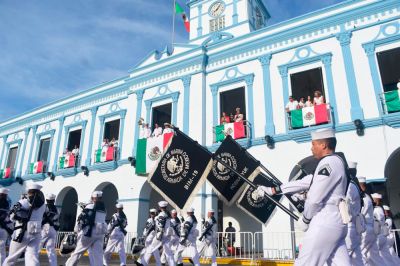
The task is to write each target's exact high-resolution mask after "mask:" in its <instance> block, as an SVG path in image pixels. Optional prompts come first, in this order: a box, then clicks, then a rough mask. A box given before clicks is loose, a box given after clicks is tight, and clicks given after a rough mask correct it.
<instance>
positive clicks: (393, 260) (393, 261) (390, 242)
mask: <svg viewBox="0 0 400 266" xmlns="http://www.w3.org/2000/svg"><path fill="white" fill-rule="evenodd" d="M383 210H384V211H385V217H386V220H385V226H386V227H387V232H388V235H387V240H386V247H387V250H388V251H389V253H390V254H387V256H388V258H387V261H388V262H389V261H390V263H389V265H400V259H399V257H398V256H397V254H396V251H395V250H394V247H395V245H394V243H395V241H396V236H395V234H394V232H391V230H392V229H393V220H392V213H391V211H390V207H389V206H387V205H383Z"/></svg>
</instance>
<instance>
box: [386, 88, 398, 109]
mask: <svg viewBox="0 0 400 266" xmlns="http://www.w3.org/2000/svg"><path fill="white" fill-rule="evenodd" d="M399 92H400V90H394V91H388V92H385V102H386V108H387V111H388V112H389V113H391V112H397V111H400V96H399Z"/></svg>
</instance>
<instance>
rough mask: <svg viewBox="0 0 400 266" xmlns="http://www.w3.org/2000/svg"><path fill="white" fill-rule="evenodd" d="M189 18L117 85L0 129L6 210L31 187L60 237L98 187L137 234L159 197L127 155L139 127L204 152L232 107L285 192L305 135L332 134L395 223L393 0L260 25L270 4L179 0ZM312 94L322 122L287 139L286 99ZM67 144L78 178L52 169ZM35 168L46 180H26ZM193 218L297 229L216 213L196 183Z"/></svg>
mask: <svg viewBox="0 0 400 266" xmlns="http://www.w3.org/2000/svg"><path fill="white" fill-rule="evenodd" d="M187 6H188V8H189V9H190V27H191V28H190V39H189V40H188V41H187V43H184V44H179V43H176V44H174V46H173V49H170V48H169V49H167V48H166V49H165V50H163V51H152V52H151V53H149V54H148V55H147V56H145V57H144V58H143V60H142V61H141V62H139V63H137V64H136V66H134V67H133V68H132V70H131V71H129V73H127V74H126V76H123V77H117V78H116V79H115V80H112V81H109V82H107V83H103V84H100V85H98V86H96V87H94V88H89V89H87V90H85V91H82V92H79V93H77V94H74V95H70V96H68V97H67V98H64V99H60V100H58V101H55V102H52V103H49V104H46V105H44V106H40V107H38V108H36V109H34V110H31V111H29V112H27V113H23V114H21V115H19V116H17V117H14V118H11V119H9V120H7V121H4V122H2V123H0V152H1V153H0V169H6V168H10V169H11V175H10V176H11V177H10V178H3V179H1V180H0V184H1V185H3V186H8V187H9V188H10V189H11V190H12V191H13V193H11V196H12V199H13V200H14V201H15V200H17V198H18V197H19V193H20V192H21V191H23V189H24V187H25V185H26V184H27V183H30V182H37V183H40V184H41V185H43V191H44V192H45V193H48V192H52V193H55V194H57V199H56V204H57V205H58V206H60V207H63V211H62V230H71V229H72V227H73V222H74V221H75V219H76V212H77V211H79V210H78V209H77V208H76V205H75V203H76V202H78V201H86V200H88V199H89V196H90V194H91V192H92V191H93V190H95V189H101V190H103V191H104V196H105V199H106V204H107V208H108V209H109V210H110V214H111V210H112V208H113V205H114V203H115V201H116V200H117V199H118V201H119V202H122V203H123V204H124V205H125V210H126V213H127V216H128V219H129V226H128V230H129V231H133V232H136V231H141V230H142V228H143V226H144V222H145V216H146V215H147V210H148V209H149V208H151V207H155V206H156V205H155V204H156V202H157V201H158V200H159V199H160V196H159V195H158V194H157V193H156V192H155V191H153V190H152V189H151V188H150V186H149V184H148V183H147V181H146V177H143V176H137V175H135V169H134V168H133V167H132V166H131V164H130V162H129V160H128V158H129V157H133V156H135V149H136V140H137V139H138V137H139V134H140V128H139V125H138V121H139V120H140V118H143V119H144V121H145V122H148V123H150V124H151V125H153V124H154V123H161V122H170V123H172V124H174V125H175V126H177V127H179V128H180V129H181V130H183V131H184V132H185V133H187V134H189V135H190V136H191V137H192V138H194V139H196V140H197V141H198V142H199V143H201V144H202V145H204V146H206V147H208V148H209V149H210V150H215V149H216V148H217V147H218V144H217V143H215V142H214V140H215V136H214V128H215V126H216V125H218V124H219V120H220V117H221V114H222V112H227V113H228V115H229V114H230V113H233V112H234V109H235V108H236V107H240V108H241V110H242V113H243V114H244V116H245V120H246V121H247V122H246V125H247V137H246V138H244V139H241V140H239V142H240V143H241V144H242V145H243V146H244V147H246V148H247V149H248V150H249V152H250V153H252V154H253V155H254V156H255V157H256V158H257V159H259V160H260V161H261V162H262V163H263V164H264V165H265V166H267V167H268V168H269V170H270V171H271V172H273V173H274V174H275V175H276V176H278V177H279V178H280V179H281V180H282V181H287V179H288V177H289V174H290V171H291V169H292V168H293V166H294V165H295V164H296V163H297V162H298V161H299V160H301V159H302V158H304V157H306V156H309V155H310V154H311V152H310V147H311V146H310V131H312V130H315V129H317V128H324V127H333V128H335V129H336V131H337V138H338V150H339V151H343V152H345V154H346V156H347V158H348V160H352V161H357V162H358V172H359V175H363V176H366V177H367V178H368V180H369V181H370V182H375V183H374V184H375V188H377V189H380V190H382V189H383V188H384V185H382V183H381V185H379V184H377V183H376V182H382V181H386V184H390V186H387V188H388V193H387V194H386V195H387V196H386V200H388V201H389V203H390V204H391V205H392V209H393V212H394V213H395V214H396V213H398V212H400V199H399V195H398V193H390V192H391V191H394V190H395V189H399V187H400V181H399V180H400V179H399V178H398V176H399V174H400V167H399V163H397V165H396V162H399V160H400V150H399V147H400V129H399V127H400V112H391V113H388V112H387V108H386V105H385V102H384V100H383V99H384V97H383V93H384V92H386V91H389V90H393V89H395V88H396V84H397V82H398V80H399V78H400V4H399V1H398V0H349V1H345V2H342V3H340V4H337V5H334V6H331V7H328V8H325V9H321V10H318V11H315V12H312V13H309V14H306V15H303V16H300V17H297V18H293V19H290V20H288V21H284V22H281V23H278V24H275V25H271V26H270V25H269V24H268V19H269V18H270V13H269V12H268V10H267V6H268V3H267V1H262V0H190V1H187ZM271 15H273V14H271ZM314 90H320V91H321V92H322V94H323V95H324V97H325V100H326V103H328V104H329V108H328V109H327V112H329V114H330V120H329V122H328V123H324V124H321V125H315V126H310V127H305V128H297V129H292V128H291V126H290V121H289V120H288V119H287V118H288V117H287V113H286V111H285V105H286V103H287V101H288V97H289V95H293V96H295V97H297V98H299V97H303V96H304V97H306V96H308V95H310V96H312V94H313V91H314ZM267 136H268V137H267ZM104 138H109V139H112V138H115V139H117V140H118V142H119V144H118V147H119V148H118V150H117V152H116V154H115V155H116V159H115V160H112V161H107V162H102V163H96V162H95V152H96V150H97V149H99V148H101V143H102V141H103V139H104ZM266 139H268V140H269V142H273V143H274V145H271V143H269V145H267V143H266ZM75 145H77V146H78V147H79V149H80V152H79V160H78V161H77V164H76V167H71V168H65V169H60V167H59V165H58V162H59V158H60V157H61V156H62V154H63V151H64V150H65V149H66V148H67V147H69V148H70V149H71V148H73V146H75ZM271 146H274V147H271ZM37 161H43V162H44V165H45V171H44V172H45V173H37V174H32V173H30V171H29V168H30V165H31V164H32V163H35V162H37ZM82 166H83V170H82ZM47 172H49V173H47ZM20 183H21V184H20ZM389 187H390V188H389ZM284 204H287V202H285V201H284ZM194 207H195V209H196V215H197V216H204V215H205V214H206V210H207V209H208V208H211V207H212V208H214V209H218V210H219V211H218V215H219V221H220V223H221V224H220V229H222V228H226V227H227V223H228V222H229V221H232V222H233V224H234V226H235V227H236V229H237V230H238V231H239V230H240V231H250V232H254V231H264V232H266V231H290V230H293V229H294V228H293V226H295V224H294V225H293V223H291V221H290V219H289V217H288V216H287V215H286V214H284V213H283V212H281V211H276V212H275V214H274V216H273V218H272V219H271V220H270V221H269V222H268V224H267V226H263V225H261V224H259V223H257V222H256V221H254V220H253V219H252V218H251V217H249V216H248V215H246V214H244V213H243V212H242V211H241V210H239V209H238V208H237V207H236V206H226V205H224V204H223V203H222V202H221V201H219V200H218V197H217V196H216V194H215V193H214V192H213V190H212V188H211V186H210V185H209V184H207V183H206V184H205V185H204V186H203V187H202V189H201V190H200V191H199V192H198V194H197V195H196V198H195V200H194ZM398 226H399V225H398Z"/></svg>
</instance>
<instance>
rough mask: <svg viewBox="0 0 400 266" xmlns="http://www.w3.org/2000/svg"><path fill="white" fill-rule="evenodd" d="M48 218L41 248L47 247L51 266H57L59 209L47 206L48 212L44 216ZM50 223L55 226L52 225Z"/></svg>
mask: <svg viewBox="0 0 400 266" xmlns="http://www.w3.org/2000/svg"><path fill="white" fill-rule="evenodd" d="M44 215H45V216H46V217H47V218H44V220H43V222H44V223H45V224H43V226H42V241H41V243H40V246H41V247H43V246H44V245H45V247H46V252H47V257H48V258H49V265H50V266H57V254H56V239H57V231H56V229H55V228H54V227H56V228H57V229H58V226H59V222H58V218H59V215H58V211H57V207H56V206H54V205H52V206H49V205H46V210H45V214H44ZM47 219H51V221H47ZM50 222H51V223H52V224H53V225H50Z"/></svg>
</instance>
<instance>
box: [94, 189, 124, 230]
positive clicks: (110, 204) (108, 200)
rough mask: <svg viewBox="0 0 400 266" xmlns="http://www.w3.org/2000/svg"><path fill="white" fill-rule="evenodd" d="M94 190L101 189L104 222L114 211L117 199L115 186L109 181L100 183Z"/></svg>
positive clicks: (108, 219) (109, 218) (107, 220)
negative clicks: (104, 208) (104, 211)
mask: <svg viewBox="0 0 400 266" xmlns="http://www.w3.org/2000/svg"><path fill="white" fill-rule="evenodd" d="M95 190H101V191H103V201H104V205H105V207H106V212H107V215H106V222H107V223H108V222H109V221H110V220H111V217H112V215H113V214H114V213H115V204H116V203H117V201H118V191H117V188H116V187H115V186H114V185H113V184H111V183H108V182H107V183H102V184H100V185H99V186H97V188H96V189H95Z"/></svg>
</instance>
